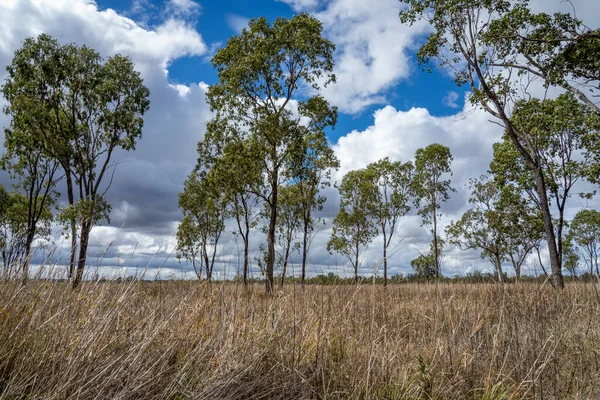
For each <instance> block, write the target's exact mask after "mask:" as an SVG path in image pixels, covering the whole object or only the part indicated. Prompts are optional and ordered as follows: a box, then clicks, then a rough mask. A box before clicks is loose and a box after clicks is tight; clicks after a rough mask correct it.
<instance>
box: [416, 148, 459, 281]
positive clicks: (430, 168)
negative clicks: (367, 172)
mask: <svg viewBox="0 0 600 400" xmlns="http://www.w3.org/2000/svg"><path fill="white" fill-rule="evenodd" d="M452 160H453V157H452V154H451V153H450V149H449V148H448V147H446V146H443V145H441V144H438V143H433V144H430V145H429V146H427V147H426V148H424V149H418V150H417V152H416V154H415V174H414V176H413V179H412V182H411V187H412V190H413V193H414V194H415V200H414V203H415V206H416V207H418V213H419V215H420V216H421V218H422V221H423V225H430V226H431V233H432V235H433V240H434V242H436V241H437V238H438V234H437V219H438V216H439V215H438V210H439V209H440V207H441V204H442V203H443V202H445V201H447V200H448V199H449V198H450V192H454V191H455V190H454V188H452V187H451V186H450V180H449V179H446V180H444V179H443V177H444V176H445V175H452V170H451V169H450V164H451V163H452ZM434 249H435V250H434V253H433V254H434V261H435V269H436V276H438V277H439V275H440V262H439V259H440V254H439V252H438V251H437V249H438V246H437V244H434Z"/></svg>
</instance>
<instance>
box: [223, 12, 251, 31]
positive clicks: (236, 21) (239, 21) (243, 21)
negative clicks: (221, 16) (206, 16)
mask: <svg viewBox="0 0 600 400" xmlns="http://www.w3.org/2000/svg"><path fill="white" fill-rule="evenodd" d="M225 22H226V23H227V26H228V27H229V29H231V30H232V31H234V32H235V33H236V34H237V33H241V32H242V29H244V28H246V27H247V26H248V22H250V18H248V17H244V16H243V15H238V14H227V15H226V16H225Z"/></svg>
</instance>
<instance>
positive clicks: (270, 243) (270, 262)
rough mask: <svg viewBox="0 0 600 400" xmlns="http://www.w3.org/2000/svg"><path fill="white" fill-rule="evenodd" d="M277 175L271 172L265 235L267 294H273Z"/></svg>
mask: <svg viewBox="0 0 600 400" xmlns="http://www.w3.org/2000/svg"><path fill="white" fill-rule="evenodd" d="M278 180H279V175H278V173H277V170H275V171H274V172H273V176H272V177H271V202H270V206H271V210H270V218H269V231H268V234H267V265H266V271H265V273H266V281H265V285H266V287H265V291H266V292H267V294H273V268H274V267H275V228H276V223H277V189H278V187H277V186H278V185H277V183H278Z"/></svg>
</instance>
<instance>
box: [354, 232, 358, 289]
mask: <svg viewBox="0 0 600 400" xmlns="http://www.w3.org/2000/svg"><path fill="white" fill-rule="evenodd" d="M355 254H356V257H355V259H354V283H358V241H356V253H355Z"/></svg>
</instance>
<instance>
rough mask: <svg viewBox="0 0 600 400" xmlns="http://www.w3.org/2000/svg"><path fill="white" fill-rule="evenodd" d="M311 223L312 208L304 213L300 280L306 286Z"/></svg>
mask: <svg viewBox="0 0 600 400" xmlns="http://www.w3.org/2000/svg"><path fill="white" fill-rule="evenodd" d="M309 223H310V209H309V210H308V211H307V212H305V213H304V221H303V225H304V231H303V233H302V278H301V279H300V282H301V284H302V286H304V280H305V279H306V258H307V255H308V249H307V246H308V225H309Z"/></svg>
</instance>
